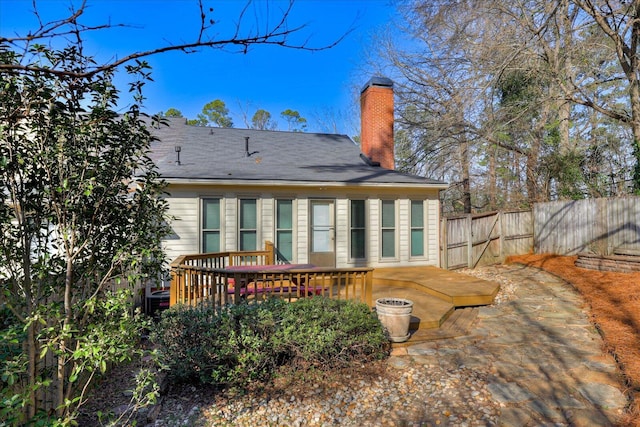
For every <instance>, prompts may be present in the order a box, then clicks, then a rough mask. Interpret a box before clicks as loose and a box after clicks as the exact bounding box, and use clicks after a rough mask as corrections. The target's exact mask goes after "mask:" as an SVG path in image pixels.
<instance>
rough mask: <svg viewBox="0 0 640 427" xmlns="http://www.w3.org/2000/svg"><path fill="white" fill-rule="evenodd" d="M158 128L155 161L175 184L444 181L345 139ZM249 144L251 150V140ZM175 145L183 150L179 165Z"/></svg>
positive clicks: (177, 121)
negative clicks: (380, 162) (382, 159)
mask: <svg viewBox="0 0 640 427" xmlns="http://www.w3.org/2000/svg"><path fill="white" fill-rule="evenodd" d="M167 122H168V124H169V126H164V125H161V126H160V127H159V128H153V134H154V135H155V136H157V137H158V138H159V141H155V142H153V143H152V146H151V149H152V152H151V158H152V159H153V161H154V162H155V163H156V165H157V166H158V168H159V170H160V174H161V175H162V177H163V178H164V179H166V180H167V181H169V182H172V181H183V180H188V181H211V182H216V181H225V182H228V181H229V180H233V181H236V180H237V181H241V182H244V181H282V182H287V183H296V182H297V183H314V182H317V183H337V182H341V183H351V184H383V183H386V184H402V185H410V186H413V185H416V184H419V185H426V186H428V187H436V188H445V187H446V184H445V183H444V182H441V181H436V180H432V179H427V178H424V177H420V176H416V175H409V174H404V173H401V172H398V171H393V170H387V169H384V168H381V167H380V166H376V165H372V164H371V162H367V161H366V160H367V159H366V157H364V156H361V153H360V148H359V147H358V146H357V145H356V144H355V143H354V142H353V141H352V140H351V138H349V137H348V136H346V135H335V134H321V133H304V132H281V131H263V130H255V129H235V128H212V127H200V126H190V125H187V124H186V123H185V119H184V118H169V119H167ZM247 137H248V138H249V140H248V151H247V150H246V147H247V140H246V138H247ZM176 146H180V150H181V151H180V164H177V162H176V160H177V153H176Z"/></svg>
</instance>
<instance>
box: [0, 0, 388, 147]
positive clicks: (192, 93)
mask: <svg viewBox="0 0 640 427" xmlns="http://www.w3.org/2000/svg"><path fill="white" fill-rule="evenodd" d="M79 3H80V2H79V1H77V0H73V1H71V0H40V1H39V2H38V3H37V5H38V9H39V12H40V14H41V18H42V20H43V21H49V20H52V19H60V18H63V17H66V16H68V14H69V13H68V11H69V5H70V4H76V5H77V4H79ZM204 4H205V5H206V6H211V7H213V8H214V11H213V14H212V15H211V17H212V18H213V19H214V20H215V21H216V22H217V24H216V25H215V26H214V27H213V28H212V29H211V30H210V32H209V33H210V34H217V35H220V36H222V37H224V36H225V35H228V34H229V31H230V30H232V29H234V28H235V24H236V22H237V19H238V16H239V12H240V10H241V9H242V7H243V6H244V5H245V4H246V2H244V1H241V0H223V1H206V0H205V3H204ZM287 4H288V2H286V1H282V0H276V1H273V0H272V1H269V2H266V1H265V0H258V1H255V3H254V4H253V5H252V6H250V9H249V10H248V13H247V14H246V19H245V20H244V21H243V22H242V28H244V29H246V30H253V29H255V28H256V25H264V24H265V23H266V22H275V19H276V18H277V17H278V16H279V15H280V10H282V9H283V8H285V7H286V6H287ZM87 5H88V7H87V11H86V14H85V16H83V18H82V20H81V22H83V23H85V24H88V25H93V24H104V23H107V22H111V23H112V24H127V25H128V27H127V28H114V29H110V30H102V31H99V32H94V33H91V34H89V35H87V37H86V42H87V43H86V52H87V53H90V54H93V55H95V56H96V57H97V58H98V59H100V60H103V61H104V60H108V59H111V58H113V57H122V56H124V55H126V54H128V53H131V52H135V51H140V50H146V49H151V48H154V47H159V46H161V45H166V44H167V43H174V44H175V43H179V42H184V41H190V40H193V39H194V38H195V37H196V36H197V30H198V28H199V8H198V3H197V1H196V0H111V1H107V0H87ZM267 6H268V9H267ZM32 10H33V8H32V3H31V1H27V0H0V33H1V34H2V35H3V36H9V35H12V34H15V33H20V34H25V33H26V32H27V31H28V30H30V29H34V28H36V27H37V21H36V19H35V17H34V15H33V14H32V13H31V12H32ZM394 13H395V9H394V6H393V0H368V1H367V0H353V1H348V0H297V1H296V2H295V4H294V7H293V10H292V14H291V16H290V19H289V23H290V26H299V25H303V24H305V25H306V28H304V29H302V30H301V31H300V32H298V33H297V34H295V35H294V36H292V38H291V41H292V42H293V43H301V42H303V41H305V40H306V41H307V42H308V45H309V46H325V45H328V44H330V43H332V42H333V41H335V40H337V39H338V38H339V37H341V36H342V35H344V34H345V32H347V31H348V30H351V32H350V33H348V34H347V35H346V37H345V39H344V40H343V41H342V42H341V43H340V44H339V45H338V46H336V47H334V48H332V49H329V50H325V51H320V52H308V51H302V50H294V49H286V48H282V47H274V46H257V47H253V48H251V50H250V51H249V53H247V54H237V53H231V52H228V51H224V50H216V49H214V50H211V49H205V50H202V51H201V52H199V53H195V54H189V55H187V54H184V53H177V52H175V53H165V54H161V55H158V56H154V57H151V58H149V59H148V62H149V63H150V64H151V66H152V67H153V72H152V76H153V79H154V82H152V83H149V85H148V86H147V87H146V88H145V95H146V97H147V101H146V106H147V112H150V113H155V112H159V111H166V110H167V109H168V108H170V107H174V108H177V109H179V110H181V111H182V113H183V114H184V115H185V116H186V117H189V118H195V116H196V115H197V113H198V112H199V111H200V110H201V108H202V106H203V105H204V104H206V103H207V102H209V101H212V100H214V99H221V100H223V101H224V102H225V103H226V105H227V107H228V108H229V110H230V111H231V113H232V117H233V119H234V125H235V126H236V127H244V126H245V125H244V119H243V116H245V115H246V116H248V118H249V120H250V118H251V116H252V115H253V113H254V112H255V111H256V110H257V109H259V108H261V109H265V110H267V111H269V112H271V114H272V116H273V117H274V118H278V119H279V117H280V112H281V111H283V110H285V109H293V110H297V111H299V112H300V114H301V115H302V116H303V117H305V118H307V120H308V121H309V128H308V130H309V131H333V129H330V127H331V126H329V125H328V123H330V122H336V124H337V129H336V130H337V131H338V132H339V133H346V134H349V135H351V136H353V135H354V134H357V132H358V126H359V111H358V108H359V106H358V105H357V101H358V98H357V93H358V89H359V88H360V87H361V86H362V85H364V83H366V81H367V80H368V79H369V78H370V77H371V75H372V71H371V70H368V69H367V65H366V61H367V52H368V51H369V50H370V49H371V48H372V43H373V41H372V37H373V36H374V35H375V34H376V33H380V32H382V31H385V28H386V27H387V24H388V22H389V21H390V19H391V18H392V17H393V15H394ZM256 23H258V24H256ZM121 86H122V85H121ZM122 89H125V88H124V87H122ZM279 128H280V129H286V124H285V123H284V121H281V120H280V121H279Z"/></svg>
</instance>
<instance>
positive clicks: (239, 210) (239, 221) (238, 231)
mask: <svg viewBox="0 0 640 427" xmlns="http://www.w3.org/2000/svg"><path fill="white" fill-rule="evenodd" d="M243 200H250V201H254V202H255V206H256V212H255V213H256V228H242V218H241V215H242V201H243ZM236 216H237V217H236V221H237V222H236V224H237V229H236V239H237V242H238V244H237V248H238V250H239V251H242V250H247V251H251V250H256V251H257V250H260V199H259V198H258V197H250V196H242V197H238V204H237V212H236ZM243 231H253V232H255V236H256V247H255V249H243V248H242V232H243Z"/></svg>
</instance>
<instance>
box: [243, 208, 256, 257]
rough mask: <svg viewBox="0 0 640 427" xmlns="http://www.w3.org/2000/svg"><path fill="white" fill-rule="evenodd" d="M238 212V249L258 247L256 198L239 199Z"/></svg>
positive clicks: (251, 249)
mask: <svg viewBox="0 0 640 427" xmlns="http://www.w3.org/2000/svg"><path fill="white" fill-rule="evenodd" d="M239 214H240V218H239V221H238V223H239V224H240V248H239V250H241V251H255V250H257V249H258V209H257V201H256V199H241V200H240V212H239Z"/></svg>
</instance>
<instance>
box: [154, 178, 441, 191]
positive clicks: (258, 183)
mask: <svg viewBox="0 0 640 427" xmlns="http://www.w3.org/2000/svg"><path fill="white" fill-rule="evenodd" d="M164 180H165V181H166V182H167V183H168V184H169V185H171V184H173V185H216V186H239V185H247V186H249V185H250V186H253V187H273V186H291V187H303V188H311V187H313V188H317V187H333V188H346V187H360V188H367V187H383V188H397V187H406V188H431V189H434V190H446V189H447V188H449V185H448V184H447V183H444V182H437V183H434V182H423V183H422V182H415V183H404V182H401V183H398V182H359V181H353V182H342V181H341V182H335V181H286V180H248V179H245V180H242V179H215V180H214V179H198V178H164Z"/></svg>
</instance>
